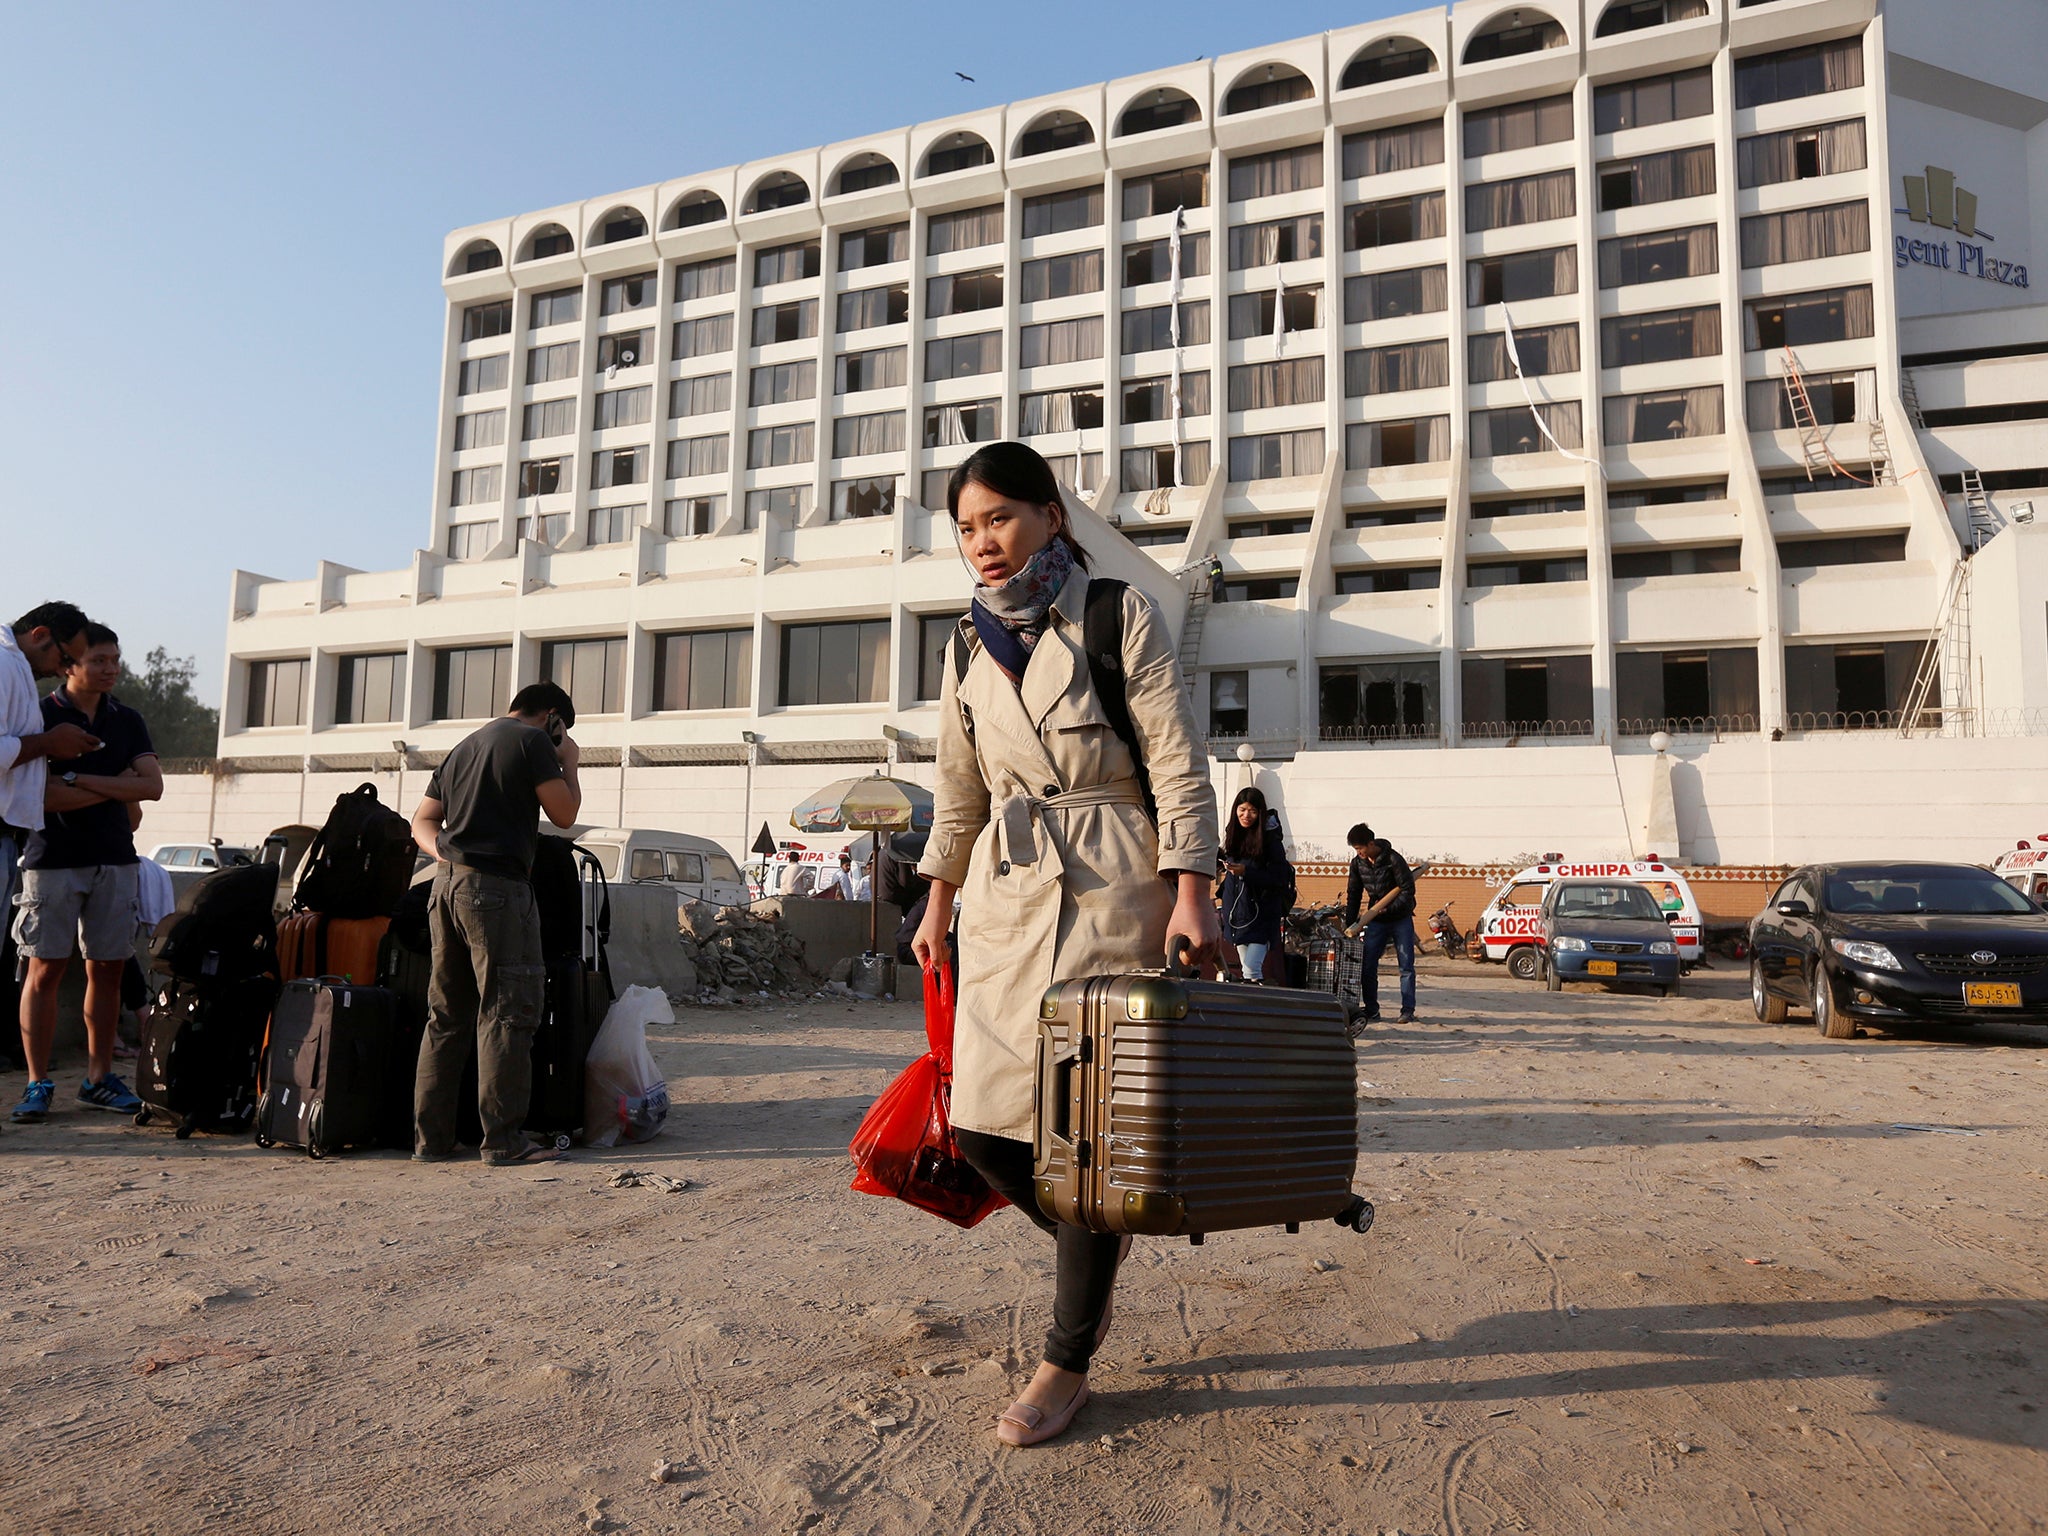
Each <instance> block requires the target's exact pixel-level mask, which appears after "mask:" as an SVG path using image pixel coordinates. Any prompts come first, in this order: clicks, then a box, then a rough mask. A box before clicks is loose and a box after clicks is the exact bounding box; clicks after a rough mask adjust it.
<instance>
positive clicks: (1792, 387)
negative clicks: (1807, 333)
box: [1785, 347, 1833, 480]
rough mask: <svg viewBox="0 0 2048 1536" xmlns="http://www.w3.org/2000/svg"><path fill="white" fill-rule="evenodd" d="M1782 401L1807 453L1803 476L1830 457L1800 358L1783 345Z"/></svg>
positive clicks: (1810, 474)
mask: <svg viewBox="0 0 2048 1536" xmlns="http://www.w3.org/2000/svg"><path fill="white" fill-rule="evenodd" d="M1785 403H1786V405H1787V406H1788V407H1790V409H1791V412H1792V425H1793V426H1794V427H1796V428H1798V430H1799V448H1800V451H1801V452H1802V453H1804V454H1805V455H1806V478H1807V479H1809V480H1811V479H1812V478H1813V477H1814V475H1815V473H1816V472H1817V471H1820V470H1824V469H1827V468H1829V467H1830V465H1831V464H1832V463H1833V457H1832V455H1830V454H1829V453H1828V445H1827V444H1826V443H1825V442H1823V441H1822V440H1821V435H1820V421H1819V420H1818V418H1816V417H1815V415H1814V412H1813V400H1812V398H1811V397H1810V396H1808V394H1807V393H1806V381H1805V380H1804V379H1802V378H1800V376H1799V359H1798V358H1796V357H1794V356H1793V355H1792V349H1791V348H1790V347H1787V348H1786V349H1785Z"/></svg>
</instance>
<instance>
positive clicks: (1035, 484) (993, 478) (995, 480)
mask: <svg viewBox="0 0 2048 1536" xmlns="http://www.w3.org/2000/svg"><path fill="white" fill-rule="evenodd" d="M970 485H985V486H987V487H988V488H989V489H990V490H992V491H994V492H995V493H996V494H997V495H998V496H1007V497H1008V498H1009V499H1010V500H1012V501H1028V502H1030V503H1031V504H1032V505H1033V506H1039V507H1058V508H1059V509H1060V526H1059V531H1058V532H1057V533H1055V534H1054V535H1053V537H1054V538H1056V539H1058V540H1060V542H1061V543H1063V544H1065V545H1066V546H1067V548H1068V549H1069V550H1070V551H1072V553H1073V556H1074V564H1076V565H1078V566H1079V567H1081V569H1082V570H1084V571H1085V570H1087V569H1088V551H1087V550H1085V549H1083V548H1082V547H1081V541H1080V540H1079V539H1077V538H1075V537H1074V525H1073V519H1072V518H1070V517H1069V516H1068V515H1067V504H1066V502H1065V501H1063V500H1062V499H1061V498H1060V482H1059V477H1058V476H1056V475H1055V474H1053V472H1052V466H1051V465H1050V464H1048V463H1046V462H1045V458H1044V456H1043V455H1041V454H1040V453H1039V451H1038V450H1037V449H1036V448H1033V447H1031V446H1030V445H1029V444H1026V443H990V444H989V445H988V446H987V447H986V448H977V449H975V451H974V452H973V453H972V454H971V455H969V457H968V458H967V460H966V461H965V462H964V463H962V464H959V465H957V466H955V468H954V470H953V473H952V474H950V475H948V476H947V477H946V515H947V516H948V517H950V518H952V519H953V521H954V522H956V523H957V522H959V520H960V493H961V492H962V491H964V490H966V489H967V487H968V486H970Z"/></svg>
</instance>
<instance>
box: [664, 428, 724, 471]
mask: <svg viewBox="0 0 2048 1536" xmlns="http://www.w3.org/2000/svg"><path fill="white" fill-rule="evenodd" d="M731 452H732V439H731V438H729V437H727V436H726V435H725V434H724V433H723V432H721V433H719V434H718V435H717V436H715V437H685V438H678V439H677V440H676V441H675V442H673V443H670V444H669V445H668V478H669V479H671V480H687V479H689V478H690V477H691V476H693V475H722V474H724V473H725V472H726V466H727V463H728V460H729V457H730V455H731Z"/></svg>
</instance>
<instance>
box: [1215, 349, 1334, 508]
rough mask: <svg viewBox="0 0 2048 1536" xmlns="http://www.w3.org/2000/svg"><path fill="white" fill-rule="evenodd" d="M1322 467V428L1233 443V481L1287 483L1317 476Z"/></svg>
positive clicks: (1236, 438)
mask: <svg viewBox="0 0 2048 1536" xmlns="http://www.w3.org/2000/svg"><path fill="white" fill-rule="evenodd" d="M1317 361H1318V362H1320V361H1321V360H1320V359H1318V360H1317ZM1322 467H1323V431H1322V428H1320V427H1315V428H1311V429H1310V430H1308V431H1305V432H1267V433H1264V434H1262V435H1259V436H1256V437H1233V438H1232V439H1231V440H1230V478H1231V479H1233V480H1284V479H1287V478H1288V477H1290V476H1293V475H1313V474H1318V473H1320V472H1321V470H1322Z"/></svg>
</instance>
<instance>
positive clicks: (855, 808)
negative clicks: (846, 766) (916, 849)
mask: <svg viewBox="0 0 2048 1536" xmlns="http://www.w3.org/2000/svg"><path fill="white" fill-rule="evenodd" d="M789 824H790V825H791V826H793V827H795V828H796V829H797V830H798V831H799V832H902V831H911V830H916V831H924V832H929V831H930V830H931V825H932V792H931V791H930V790H928V789H926V788H925V787H924V786H923V785H922V784H912V783H911V782H910V781H909V780H907V779H892V778H890V777H889V776H888V775H886V774H884V773H883V772H881V770H879V769H877V770H876V771H875V772H874V773H872V774H870V775H869V776H868V777H867V778H864V779H840V780H839V781H838V782H836V783H833V784H827V785H826V786H825V787H824V788H823V789H821V790H819V791H818V792H817V793H816V794H814V795H812V796H811V797H810V798H809V799H807V800H805V801H803V802H802V803H801V804H800V805H798V806H797V808H796V809H795V810H793V811H791V812H790V813H789ZM880 864H881V861H880V860H879V859H877V860H875V861H874V865H875V867H874V868H873V869H872V870H871V872H870V875H869V880H868V953H869V954H874V953H875V952H876V950H877V947H878V946H879V945H880V943H881V927H880V925H881V915H880V914H881V904H880V901H879V893H878V892H877V891H876V889H875V885H876V883H877V882H878V881H879V880H880V878H881V873H882V872H881V868H880Z"/></svg>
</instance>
